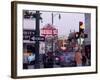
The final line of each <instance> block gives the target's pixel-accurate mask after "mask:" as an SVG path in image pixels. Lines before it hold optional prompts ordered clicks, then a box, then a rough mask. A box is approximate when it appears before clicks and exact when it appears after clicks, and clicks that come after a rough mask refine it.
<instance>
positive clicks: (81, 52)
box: [75, 45, 91, 66]
mask: <svg viewBox="0 0 100 80" xmlns="http://www.w3.org/2000/svg"><path fill="white" fill-rule="evenodd" d="M90 54H91V53H90V47H86V48H85V49H81V46H79V45H76V50H75V62H76V66H89V65H90V57H91V55H90Z"/></svg>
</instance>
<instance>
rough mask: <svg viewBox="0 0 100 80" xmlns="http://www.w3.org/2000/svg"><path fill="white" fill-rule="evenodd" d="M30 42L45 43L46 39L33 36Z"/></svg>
mask: <svg viewBox="0 0 100 80" xmlns="http://www.w3.org/2000/svg"><path fill="white" fill-rule="evenodd" d="M30 41H45V37H43V36H33V37H31V38H30Z"/></svg>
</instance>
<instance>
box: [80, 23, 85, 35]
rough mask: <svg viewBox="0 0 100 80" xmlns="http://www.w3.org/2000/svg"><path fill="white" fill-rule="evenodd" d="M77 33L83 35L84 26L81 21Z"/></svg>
mask: <svg viewBox="0 0 100 80" xmlns="http://www.w3.org/2000/svg"><path fill="white" fill-rule="evenodd" d="M79 32H80V33H84V25H83V22H82V21H80V22H79Z"/></svg>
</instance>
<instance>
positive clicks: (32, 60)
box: [28, 51, 35, 65]
mask: <svg viewBox="0 0 100 80" xmlns="http://www.w3.org/2000/svg"><path fill="white" fill-rule="evenodd" d="M28 54H29V56H28V62H29V65H34V64H35V53H32V52H30V51H29V52H28Z"/></svg>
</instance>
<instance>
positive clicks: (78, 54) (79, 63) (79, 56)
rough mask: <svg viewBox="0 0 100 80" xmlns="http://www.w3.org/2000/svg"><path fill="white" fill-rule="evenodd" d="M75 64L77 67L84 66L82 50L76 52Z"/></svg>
mask: <svg viewBox="0 0 100 80" xmlns="http://www.w3.org/2000/svg"><path fill="white" fill-rule="evenodd" d="M75 62H76V66H82V54H81V50H80V49H78V50H77V51H76V52H75Z"/></svg>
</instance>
